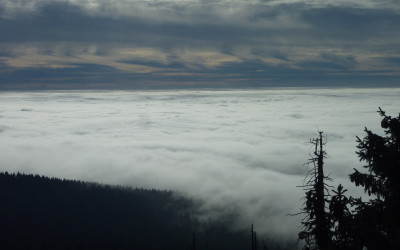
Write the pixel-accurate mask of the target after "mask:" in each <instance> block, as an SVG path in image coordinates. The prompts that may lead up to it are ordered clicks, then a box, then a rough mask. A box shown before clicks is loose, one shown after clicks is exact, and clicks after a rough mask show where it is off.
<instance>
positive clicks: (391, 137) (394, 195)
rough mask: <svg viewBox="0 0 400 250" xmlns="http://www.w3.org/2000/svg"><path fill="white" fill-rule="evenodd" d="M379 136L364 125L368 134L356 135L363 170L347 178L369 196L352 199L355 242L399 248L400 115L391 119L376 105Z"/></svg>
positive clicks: (372, 247)
mask: <svg viewBox="0 0 400 250" xmlns="http://www.w3.org/2000/svg"><path fill="white" fill-rule="evenodd" d="M378 113H379V114H380V115H381V116H382V122H381V126H382V128H383V129H384V132H385V135H384V136H381V135H378V134H375V133H373V132H372V131H371V130H368V129H367V128H365V132H366V133H367V135H366V136H365V137H364V138H363V139H360V138H359V137H357V142H358V146H357V148H358V151H357V154H358V156H359V158H360V161H363V162H365V163H366V165H365V166H364V168H365V169H366V170H367V171H366V173H362V172H360V171H358V170H357V169H354V171H355V172H354V173H352V174H351V175H350V180H351V182H353V183H354V184H355V185H356V186H362V187H364V191H365V192H366V193H367V194H368V195H369V196H371V197H372V198H371V199H370V200H369V201H367V202H364V201H362V200H361V198H359V199H354V200H353V205H354V206H355V212H356V213H355V221H354V223H355V225H356V227H357V229H358V235H359V236H360V238H359V239H358V241H359V242H360V243H362V244H363V245H365V246H366V247H367V249H369V250H370V249H398V247H399V246H400V114H399V116H398V117H394V118H392V117H391V116H387V115H386V113H385V112H384V111H383V110H382V109H380V108H379V111H378Z"/></svg>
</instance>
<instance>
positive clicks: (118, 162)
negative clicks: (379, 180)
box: [0, 89, 400, 239]
mask: <svg viewBox="0 0 400 250" xmlns="http://www.w3.org/2000/svg"><path fill="white" fill-rule="evenodd" d="M399 95H400V92H399V89H319V90H311V89H302V90H299V89H291V90H280V89H275V90H258V91H253V90H249V91H163V92H160V91H153V92H151V91H149V92H117V91H114V92H3V93H0V107H1V108H0V138H1V140H0V148H1V150H0V159H1V162H2V164H1V166H0V171H11V172H17V171H20V172H25V173H38V174H43V175H48V176H56V177H59V178H73V179H82V180H87V181H98V182H103V183H110V184H121V185H130V186H134V187H147V188H160V189H172V190H177V191H180V192H183V193H184V194H186V195H190V196H193V197H196V198H198V199H201V200H203V209H204V211H207V213H211V214H214V213H215V214H218V213H219V212H225V213H226V212H231V213H238V214H239V215H240V216H238V219H237V221H236V224H237V226H238V227H244V226H247V225H249V224H251V223H254V224H256V227H257V228H258V231H259V232H262V233H264V234H266V235H269V236H270V237H281V238H289V239H295V238H296V233H297V231H298V228H297V226H298V221H299V218H298V217H290V216H287V214H289V213H295V212H297V211H298V210H299V207H300V204H301V202H300V201H299V199H300V197H302V195H303V194H302V191H301V190H300V189H299V188H297V187H296V186H297V185H301V184H302V181H303V179H304V175H305V173H306V171H307V170H306V168H305V167H304V166H302V164H303V163H305V162H306V161H307V159H308V157H309V152H310V145H309V144H307V143H305V142H307V141H308V140H309V139H310V138H313V137H315V136H316V135H317V131H318V130H323V131H325V132H327V134H328V144H327V146H326V150H327V152H328V158H327V160H326V172H329V173H331V177H333V178H334V179H335V183H334V184H337V183H342V184H344V185H345V186H346V187H347V188H348V189H349V190H350V192H351V193H352V194H353V195H356V196H358V195H361V194H362V190H360V189H357V188H355V187H353V185H351V184H349V182H348V180H347V179H348V174H349V173H351V172H352V169H353V168H354V167H359V166H361V163H359V162H358V159H357V157H356V154H355V153H354V152H355V150H356V148H355V145H356V142H355V136H356V135H359V136H364V134H363V128H364V126H367V127H368V128H369V129H372V130H373V131H376V132H381V129H380V128H379V124H380V119H379V117H378V114H377V113H376V112H375V111H376V110H377V108H378V106H381V107H382V108H383V109H384V110H386V111H387V112H388V114H393V115H396V114H397V112H398V111H399V110H398V107H400V101H399V98H398V96H399Z"/></svg>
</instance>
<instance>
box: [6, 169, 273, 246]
mask: <svg viewBox="0 0 400 250" xmlns="http://www.w3.org/2000/svg"><path fill="white" fill-rule="evenodd" d="M195 213H196V212H195V202H193V201H190V200H188V199H185V198H183V197H180V196H178V195H177V194H174V193H173V192H169V191H158V190H144V189H131V188H124V187H115V186H109V185H99V184H96V183H86V182H81V181H72V180H60V179H55V178H48V177H43V176H39V175H35V176H34V175H24V174H19V173H18V174H9V173H0V237H1V239H0V249H138V250H139V249H140V250H144V249H175V250H179V249H185V250H186V249H193V248H194V247H195V248H196V249H249V248H250V247H251V239H250V234H249V231H242V232H232V231H230V230H229V229H228V224H227V222H226V221H225V222H221V221H216V220H215V221H208V222H201V223H200V222H199V221H198V220H197V219H195ZM193 232H195V234H194V235H193ZM193 236H195V237H194V238H195V240H193ZM259 244H261V243H259ZM271 246H272V245H270V247H269V249H272V248H271ZM259 248H260V249H261V246H260V247H259ZM274 249H276V248H274Z"/></svg>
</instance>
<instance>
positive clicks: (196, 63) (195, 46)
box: [0, 0, 400, 90]
mask: <svg viewBox="0 0 400 250" xmlns="http://www.w3.org/2000/svg"><path fill="white" fill-rule="evenodd" d="M399 27H400V1H399V0H379V1H376V0H248V1H245V0H158V1H155V0H118V1H117V0H0V34H1V35H0V90H2V89H3V90H4V89H23V90H24V89H43V88H51V89H65V88H67V89H71V88H75V89H82V88H89V89H91V88H102V89H129V88H133V89H160V88H198V87H207V88H219V87H259V86H262V87H264V86H327V85H329V86H376V87H379V86H398V85H399V79H400V73H399V72H400V70H399V69H400V56H399V55H400V48H399V47H400V29H399Z"/></svg>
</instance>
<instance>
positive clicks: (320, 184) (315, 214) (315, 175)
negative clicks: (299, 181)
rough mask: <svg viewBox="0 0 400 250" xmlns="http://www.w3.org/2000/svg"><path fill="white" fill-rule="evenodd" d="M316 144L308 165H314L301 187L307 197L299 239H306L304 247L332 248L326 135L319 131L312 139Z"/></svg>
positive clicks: (322, 249)
mask: <svg viewBox="0 0 400 250" xmlns="http://www.w3.org/2000/svg"><path fill="white" fill-rule="evenodd" d="M310 143H311V144H312V145H313V146H314V152H313V154H312V155H311V158H310V159H309V162H308V163H307V164H308V165H312V168H311V170H310V171H309V172H308V173H307V177H306V180H305V184H304V185H303V186H301V187H303V188H304V190H305V191H306V197H305V201H304V206H303V208H302V213H304V214H306V216H305V217H304V218H303V220H302V222H301V224H302V231H301V232H300V233H299V235H298V237H299V240H304V241H305V246H304V249H321V250H326V249H330V237H331V236H330V226H331V225H330V220H329V216H328V213H327V212H326V211H325V207H326V202H327V201H328V200H327V199H328V197H329V195H328V194H327V193H326V191H327V187H328V186H327V184H326V183H325V181H326V180H329V177H327V176H325V175H324V169H323V165H324V158H325V155H326V152H325V151H324V149H323V146H324V145H325V144H326V137H325V135H324V133H323V132H319V137H318V138H314V139H311V140H310Z"/></svg>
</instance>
